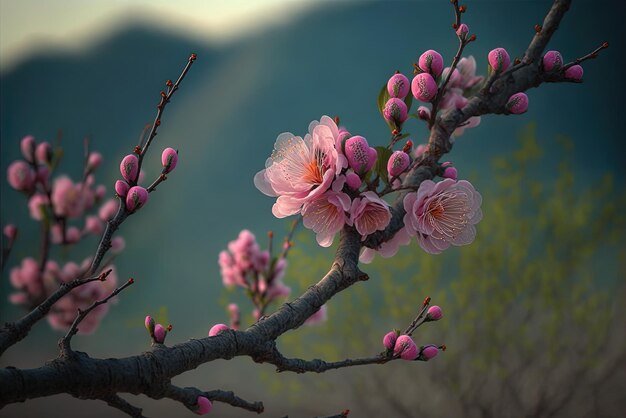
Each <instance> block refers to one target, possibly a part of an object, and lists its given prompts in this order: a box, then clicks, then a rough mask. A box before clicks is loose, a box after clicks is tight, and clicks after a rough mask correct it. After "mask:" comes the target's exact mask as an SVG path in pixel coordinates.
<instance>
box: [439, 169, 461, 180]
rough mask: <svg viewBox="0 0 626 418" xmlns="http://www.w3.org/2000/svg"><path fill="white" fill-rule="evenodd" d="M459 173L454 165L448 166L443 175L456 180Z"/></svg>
mask: <svg viewBox="0 0 626 418" xmlns="http://www.w3.org/2000/svg"><path fill="white" fill-rule="evenodd" d="M458 174H459V173H458V171H457V170H456V168H454V167H446V169H445V170H443V177H444V178H446V179H452V180H456V179H457V178H458Z"/></svg>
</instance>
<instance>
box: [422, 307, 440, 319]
mask: <svg viewBox="0 0 626 418" xmlns="http://www.w3.org/2000/svg"><path fill="white" fill-rule="evenodd" d="M442 317H443V311H442V310H441V308H440V307H439V306H437V305H433V306H431V307H430V308H428V310H427V311H426V320H427V321H439V320H440V319H441V318H442Z"/></svg>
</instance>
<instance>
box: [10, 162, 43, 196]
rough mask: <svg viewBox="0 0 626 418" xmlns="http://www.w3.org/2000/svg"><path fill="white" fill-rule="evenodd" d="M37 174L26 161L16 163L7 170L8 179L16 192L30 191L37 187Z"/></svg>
mask: <svg viewBox="0 0 626 418" xmlns="http://www.w3.org/2000/svg"><path fill="white" fill-rule="evenodd" d="M35 177H36V175H35V172H34V171H33V169H32V168H30V166H29V165H28V164H27V163H25V162H24V161H14V162H13V163H11V165H10V166H9V168H8V169H7V178H8V181H9V184H10V185H11V187H13V188H14V189H15V190H24V191H29V190H31V189H32V188H33V186H34V185H35Z"/></svg>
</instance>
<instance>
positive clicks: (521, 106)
mask: <svg viewBox="0 0 626 418" xmlns="http://www.w3.org/2000/svg"><path fill="white" fill-rule="evenodd" d="M505 107H506V110H508V111H509V112H511V113H513V114H516V115H519V114H520V113H524V112H526V110H528V96H526V94H525V93H515V94H514V95H513V96H511V97H509V101H508V102H507V103H506V106H505Z"/></svg>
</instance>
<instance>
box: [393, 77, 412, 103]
mask: <svg viewBox="0 0 626 418" xmlns="http://www.w3.org/2000/svg"><path fill="white" fill-rule="evenodd" d="M410 90H411V83H410V82H409V79H408V78H406V76H405V75H404V74H400V73H398V74H394V75H392V76H391V78H390V79H389V81H388V82H387V91H388V92H389V96H391V97H396V98H399V99H404V98H405V97H406V95H407V94H409V91H410Z"/></svg>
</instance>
